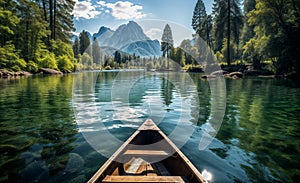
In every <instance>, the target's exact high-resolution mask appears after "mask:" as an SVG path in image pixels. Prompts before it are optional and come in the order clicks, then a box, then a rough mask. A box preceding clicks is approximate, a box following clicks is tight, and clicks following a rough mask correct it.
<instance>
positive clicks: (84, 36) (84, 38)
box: [79, 30, 91, 55]
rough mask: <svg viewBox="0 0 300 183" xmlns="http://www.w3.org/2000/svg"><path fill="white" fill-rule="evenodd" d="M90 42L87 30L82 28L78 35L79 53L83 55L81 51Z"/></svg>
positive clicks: (84, 50) (83, 50) (85, 48)
mask: <svg viewBox="0 0 300 183" xmlns="http://www.w3.org/2000/svg"><path fill="white" fill-rule="evenodd" d="M90 44H91V42H90V38H89V35H88V33H87V31H85V30H83V31H82V32H81V33H80V35H79V51H80V54H81V55H83V53H84V52H86V50H87V49H88V47H89V46H90Z"/></svg>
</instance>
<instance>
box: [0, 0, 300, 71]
mask: <svg viewBox="0 0 300 183" xmlns="http://www.w3.org/2000/svg"><path fill="white" fill-rule="evenodd" d="M74 5H75V1H73V0H49V1H46V0H34V1H29V0H0V17H1V19H0V21H1V23H0V25H1V26H0V29H1V32H0V69H8V70H11V71H19V70H27V71H30V72H36V71H37V70H38V69H39V68H42V67H45V68H52V69H56V70H60V71H73V70H74V69H76V68H82V67H84V65H90V67H89V68H88V69H93V68H107V69H111V68H123V67H130V66H146V67H147V68H157V67H162V65H163V64H164V60H166V58H165V57H167V58H170V59H172V60H174V61H175V62H176V63H178V64H177V65H179V66H181V67H183V68H185V69H187V68H188V67H192V68H196V67H200V68H201V65H199V64H197V62H196V61H195V57H196V58H200V57H205V58H206V59H211V58H209V57H207V51H203V50H201V49H202V48H201V47H197V46H195V45H197V43H199V44H198V45H200V44H201V41H204V42H205V44H206V45H207V47H209V48H211V50H212V51H213V55H214V56H215V57H216V58H217V60H218V61H219V63H220V65H221V66H222V67H223V68H225V67H227V68H239V69H240V68H244V69H245V68H246V66H247V67H248V68H247V69H249V68H250V69H252V70H257V71H262V72H264V73H268V74H280V75H281V74H294V75H299V73H300V59H299V56H298V55H297V53H298V52H299V51H300V46H299V42H300V34H299V32H300V13H299V12H300V0H272V1H270V0H244V1H241V0H214V4H213V11H212V14H207V11H206V9H205V6H204V3H203V1H202V0H198V1H197V4H196V6H195V7H194V12H191V15H193V16H192V27H193V29H194V30H195V34H194V37H195V39H194V40H183V41H182V43H181V45H180V46H179V47H176V48H175V47H174V46H173V40H172V39H173V38H172V31H171V28H170V27H169V25H166V27H165V30H164V35H162V42H161V46H162V47H161V49H162V53H163V57H162V58H148V59H145V58H140V57H137V56H135V55H127V54H121V53H120V52H118V51H116V52H115V53H114V55H112V56H105V57H104V56H103V54H102V52H101V49H100V47H99V44H98V42H97V40H96V39H94V40H90V39H89V37H88V34H87V32H85V31H82V32H81V33H80V35H79V38H77V39H76V40H75V42H74V43H72V42H71V36H72V34H71V32H72V31H74V30H75V29H74V25H73V15H72V10H73V8H74ZM166 34H169V37H168V35H166ZM197 37H201V38H202V39H197ZM166 40H169V41H166ZM194 43H196V44H194ZM186 50H188V53H186ZM203 54H206V55H203ZM195 55H197V56H195ZM166 63H167V64H166V65H165V67H168V68H169V67H170V66H169V63H168V62H166ZM236 66H238V67H236ZM173 67H174V66H173Z"/></svg>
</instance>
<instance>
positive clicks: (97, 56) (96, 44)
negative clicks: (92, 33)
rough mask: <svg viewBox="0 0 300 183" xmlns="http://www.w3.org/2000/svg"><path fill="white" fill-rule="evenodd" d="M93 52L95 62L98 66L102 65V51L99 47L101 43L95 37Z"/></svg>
mask: <svg viewBox="0 0 300 183" xmlns="http://www.w3.org/2000/svg"><path fill="white" fill-rule="evenodd" d="M92 52H93V62H94V63H96V64H97V65H101V55H102V54H101V49H100V46H99V42H98V40H97V38H96V37H94V41H93V44H92Z"/></svg>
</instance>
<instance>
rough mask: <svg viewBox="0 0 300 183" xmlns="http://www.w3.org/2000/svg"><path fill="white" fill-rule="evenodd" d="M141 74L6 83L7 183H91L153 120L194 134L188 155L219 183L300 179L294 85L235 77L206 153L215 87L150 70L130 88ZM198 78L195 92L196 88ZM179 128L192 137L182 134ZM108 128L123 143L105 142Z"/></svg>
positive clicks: (0, 120)
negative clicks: (142, 126)
mask: <svg viewBox="0 0 300 183" xmlns="http://www.w3.org/2000/svg"><path fill="white" fill-rule="evenodd" d="M89 74H92V75H93V79H94V80H92V81H91V80H90V79H91V78H90V77H87V76H89ZM134 75H136V74H135V72H128V73H127V75H126V77H121V78H118V73H117V72H97V73H78V74H70V75H64V76H46V77H45V76H44V77H43V76H34V77H28V78H21V79H14V80H7V79H1V80H0V142H1V143H0V169H1V171H0V182H86V181H87V180H88V179H89V178H90V177H91V176H92V175H93V174H94V173H95V171H96V170H97V169H98V168H99V167H100V166H101V165H102V164H103V163H104V162H105V161H106V157H105V155H109V154H112V153H113V152H114V150H115V149H116V148H117V147H118V145H119V143H120V142H122V141H123V140H126V139H127V138H128V137H129V136H130V135H131V134H132V133H133V132H134V131H135V129H136V128H137V127H138V126H139V125H140V124H141V123H142V122H143V120H145V119H146V118H148V117H150V118H152V119H153V120H154V121H155V122H157V123H158V125H159V127H160V128H161V129H162V131H164V132H165V133H166V134H167V135H170V138H171V139H172V140H173V141H174V142H175V143H177V144H182V142H181V139H185V138H186V136H187V135H190V136H189V138H188V139H187V142H186V143H185V144H184V146H183V147H182V148H181V150H182V151H183V152H184V154H186V155H187V157H188V158H189V159H190V160H191V161H192V162H193V163H194V165H195V166H196V167H197V168H198V169H199V170H200V171H203V170H204V169H206V170H207V171H209V172H210V173H212V175H213V178H212V182H297V181H299V180H300V156H299V154H300V152H299V151H300V128H299V125H300V100H299V99H300V88H299V87H296V86H294V84H293V83H290V82H289V81H286V80H277V79H259V78H248V79H240V80H226V81H225V82H226V94H227V97H226V106H227V107H226V111H225V116H224V120H223V122H222V125H221V127H220V130H219V131H218V134H217V136H216V138H214V139H213V140H212V142H211V144H210V145H209V146H208V147H207V148H205V149H204V150H200V149H199V140H200V139H201V138H202V137H203V130H204V128H205V125H207V121H209V119H210V118H211V113H212V112H214V111H212V110H214V108H211V104H212V102H213V100H212V99H211V98H212V97H211V91H210V87H209V83H208V81H206V80H201V79H200V75H199V74H191V75H190V76H189V75H188V74H187V73H177V74H175V75H174V74H172V73H143V77H141V78H140V79H138V80H137V81H135V82H134V83H131V84H132V85H131V86H130V87H129V88H130V89H128V88H126V84H128V82H129V83H130V79H131V76H134ZM116 77H117V79H116ZM189 77H191V78H192V79H193V81H194V83H195V85H194V86H187V83H188V78H189ZM174 78H175V79H174ZM171 81H172V82H171ZM112 87H113V88H114V91H113V92H112V91H111V90H112ZM181 87H184V88H185V89H184V90H183V89H182V88H181ZM124 88H125V89H124ZM118 96H127V100H125V99H124V98H126V97H123V98H120V97H118ZM112 99H113V103H112V102H111V101H112ZM178 119H182V121H184V122H185V124H183V125H180V124H179V122H178ZM178 126H179V127H180V129H181V128H182V129H183V130H182V133H175V134H174V133H172V132H173V131H174V129H176V127H178ZM190 127H192V128H190ZM188 129H193V130H194V131H191V132H190V131H188ZM104 131H106V132H107V131H108V132H109V133H110V134H111V135H112V137H113V138H114V140H112V139H110V138H105V136H101V134H104V133H103V132H104ZM99 134H100V135H99ZM91 138H92V139H91ZM93 140H96V142H99V144H101V146H99V147H96V148H98V149H97V150H98V151H99V152H101V153H102V155H101V154H100V153H98V152H97V151H96V150H95V147H94V142H95V141H93ZM97 144H98V143H97Z"/></svg>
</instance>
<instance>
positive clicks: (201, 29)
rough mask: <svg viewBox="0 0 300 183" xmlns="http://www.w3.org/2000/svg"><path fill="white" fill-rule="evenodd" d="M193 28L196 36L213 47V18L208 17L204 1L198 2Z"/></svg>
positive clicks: (199, 0)
mask: <svg viewBox="0 0 300 183" xmlns="http://www.w3.org/2000/svg"><path fill="white" fill-rule="evenodd" d="M192 26H193V29H194V30H195V31H196V34H197V35H198V36H199V37H201V38H202V39H204V40H205V41H206V42H207V44H208V45H209V46H211V32H212V26H213V25H212V16H211V15H207V13H206V10H205V6H204V3H203V1H202V0H198V1H197V4H196V6H195V8H194V13H193V18H192Z"/></svg>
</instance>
